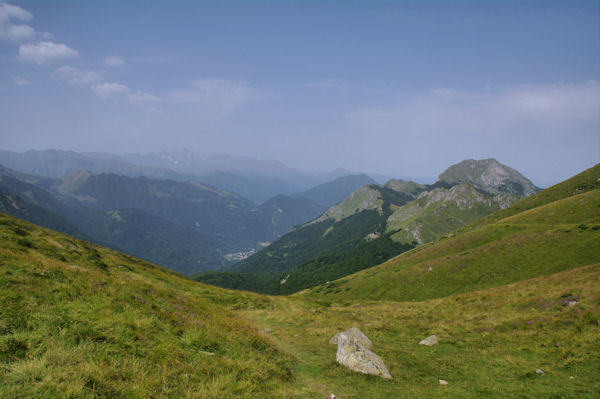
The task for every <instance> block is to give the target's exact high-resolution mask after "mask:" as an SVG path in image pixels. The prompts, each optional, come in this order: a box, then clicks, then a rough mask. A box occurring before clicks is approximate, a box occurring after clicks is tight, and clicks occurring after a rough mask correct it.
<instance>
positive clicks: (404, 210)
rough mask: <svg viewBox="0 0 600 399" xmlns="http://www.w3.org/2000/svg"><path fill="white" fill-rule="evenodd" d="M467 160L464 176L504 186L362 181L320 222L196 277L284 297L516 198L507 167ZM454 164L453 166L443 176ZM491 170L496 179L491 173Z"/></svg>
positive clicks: (383, 257) (435, 235)
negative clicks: (228, 264) (235, 262)
mask: <svg viewBox="0 0 600 399" xmlns="http://www.w3.org/2000/svg"><path fill="white" fill-rule="evenodd" d="M465 162H468V163H469V165H474V169H476V171H471V174H470V175H469V179H470V180H471V181H473V183H472V184H476V183H477V182H480V181H485V182H490V181H493V182H499V181H500V182H502V183H501V184H498V185H497V186H493V187H492V186H491V185H489V184H488V186H486V187H487V188H488V189H490V190H491V191H490V192H488V191H483V190H482V189H481V188H476V187H475V186H473V185H471V183H467V182H462V183H457V182H453V183H449V182H445V181H438V182H436V183H435V184H432V185H422V184H418V183H415V182H408V181H403V180H390V181H389V182H387V183H386V184H385V185H384V186H383V187H380V186H377V185H367V186H363V187H360V188H359V189H357V190H356V191H354V192H353V193H352V194H350V195H349V196H348V197H347V198H346V199H344V200H343V201H341V202H340V203H338V204H336V205H334V206H332V207H331V208H329V209H328V210H327V211H326V212H324V213H323V215H321V216H320V217H318V218H317V219H315V220H313V221H311V222H309V223H306V224H305V225H302V226H299V227H298V228H296V229H294V230H292V231H291V232H289V233H288V234H286V235H285V236H283V237H282V238H281V239H279V240H278V241H276V242H275V243H273V244H272V245H271V246H269V247H268V248H265V249H263V250H261V251H259V252H258V253H256V254H254V255H252V256H250V257H249V258H247V259H245V260H244V261H242V262H240V263H238V264H235V265H233V267H231V268H228V269H226V272H222V273H204V274H199V275H196V276H194V278H196V279H198V280H199V281H204V282H207V283H210V284H216V285H219V286H222V287H228V288H236V289H246V290H253V291H257V292H265V293H271V294H289V293H293V292H296V291H298V290H300V289H304V288H308V287H311V286H314V285H316V284H322V283H324V282H326V281H329V280H333V279H336V278H340V277H342V276H344V275H348V274H351V273H354V272H356V271H359V270H361V269H366V268H368V267H371V266H375V265H376V264H379V263H380V262H382V261H384V260H386V259H389V258H390V257H392V256H395V255H397V254H400V253H402V252H404V251H407V250H409V249H411V248H412V247H414V246H416V245H419V244H423V243H426V242H430V241H432V240H435V239H437V238H438V237H440V236H442V235H444V234H446V233H449V232H451V231H453V230H455V229H457V228H460V227H463V226H465V225H467V224H470V223H473V222H474V221H476V220H478V219H480V218H482V217H484V216H486V215H488V214H490V213H492V212H495V211H498V210H500V209H504V208H506V207H508V206H509V205H510V204H512V203H514V202H516V201H518V200H519V199H520V198H521V197H520V196H517V195H515V194H512V189H513V188H514V185H512V184H509V182H512V180H510V179H509V180H506V179H504V177H505V175H504V174H502V173H501V172H497V171H496V169H498V168H500V169H499V170H501V171H504V170H505V169H504V168H505V167H504V166H503V165H501V166H497V165H500V164H497V162H495V161H494V162H490V161H489V160H483V161H465ZM496 164H497V165H496ZM490 165H491V166H490ZM475 166H476V167H475ZM488 166H489V167H488ZM490 168H491V171H490ZM456 169H457V168H456V167H455V166H453V167H451V168H449V169H448V170H447V171H446V172H444V174H447V173H450V172H452V171H453V170H456ZM469 170H470V169H469ZM506 170H509V169H506ZM510 170H511V171H512V169H510ZM449 171H450V172H449ZM477 173H479V174H477ZM493 173H496V174H498V175H499V176H501V177H498V178H496V177H494V178H491V177H489V176H491V175H493ZM511 173H512V172H511ZM515 173H517V174H518V172H515ZM444 174H442V175H444ZM450 174H453V175H455V176H458V173H454V172H452V173H450ZM481 175H485V176H484V177H481ZM513 175H514V173H513V174H511V175H510V176H513ZM494 176H495V175H494ZM519 176H520V175H519ZM475 177H477V179H475ZM465 179H466V178H465ZM502 179H504V180H502ZM511 179H513V177H511ZM515 179H516V178H515ZM490 184H491V183H490ZM479 185H480V186H481V184H479ZM228 272H233V273H246V274H249V275H250V274H251V276H248V278H247V279H244V276H243V275H241V274H232V275H229V274H228Z"/></svg>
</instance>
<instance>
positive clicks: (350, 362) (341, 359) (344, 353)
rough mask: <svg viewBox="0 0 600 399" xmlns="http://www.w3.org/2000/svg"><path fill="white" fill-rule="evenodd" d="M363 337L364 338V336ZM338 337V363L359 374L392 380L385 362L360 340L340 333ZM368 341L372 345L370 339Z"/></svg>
mask: <svg viewBox="0 0 600 399" xmlns="http://www.w3.org/2000/svg"><path fill="white" fill-rule="evenodd" d="M357 330H358V329H357ZM359 332H360V330H359ZM361 334H362V332H361ZM362 335H363V336H364V334H362ZM336 337H337V345H338V347H337V354H336V360H337V361H338V363H340V364H342V365H344V366H346V367H348V368H349V369H350V370H352V371H357V372H359V373H363V374H372V375H378V376H380V377H383V378H389V379H391V378H392V376H391V374H390V372H389V371H388V369H387V367H385V364H384V363H383V360H381V358H380V357H379V356H377V355H376V354H375V353H373V352H371V351H370V350H369V349H368V348H366V347H365V346H364V345H363V344H362V342H361V341H360V340H355V339H353V338H352V337H351V336H349V335H346V333H339V334H337V335H336ZM334 338H335V337H334ZM365 338H366V337H365ZM367 341H368V342H369V343H371V341H370V340H369V339H368V338H367Z"/></svg>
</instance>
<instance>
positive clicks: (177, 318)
mask: <svg viewBox="0 0 600 399" xmlns="http://www.w3.org/2000/svg"><path fill="white" fill-rule="evenodd" d="M0 226H1V229H0V265H1V267H0V303H2V307H1V309H0V397H2V398H24V397H44V398H54V397H56V398H96V397H106V398H119V397H128V398H129V397H132V398H151V397H155V398H157V397H178V398H213V397H217V396H218V395H219V394H220V393H222V392H228V393H229V394H230V395H232V396H235V397H240V398H254V397H257V395H258V396H261V395H266V396H271V395H273V396H277V395H279V394H281V391H282V389H284V387H285V383H287V382H290V381H291V380H292V379H293V375H292V374H291V365H292V363H293V359H292V358H291V357H289V356H287V355H286V354H284V353H282V352H281V351H280V350H279V349H278V347H277V346H276V345H274V344H273V343H272V341H271V340H270V339H269V338H267V337H265V336H264V334H262V333H261V332H260V329H259V328H258V327H257V326H256V325H255V324H254V323H251V322H248V321H247V320H245V319H243V318H241V317H239V316H238V315H236V314H234V313H233V311H232V310H231V309H233V308H235V307H236V306H237V305H236V304H237V303H238V302H242V303H243V302H244V301H246V300H247V299H246V297H247V296H246V295H244V294H239V293H232V292H227V291H225V290H221V289H217V288H213V287H210V288H209V287H206V286H204V285H201V284H197V283H195V282H192V281H190V280H187V279H185V278H183V277H181V276H179V275H178V274H176V273H174V272H170V271H168V270H166V269H163V268H160V267H157V266H154V265H151V264H148V263H144V262H142V261H140V260H137V259H134V258H132V257H129V256H126V255H122V254H119V253H117V252H112V251H109V250H106V249H102V248H98V247H95V246H93V245H91V244H89V243H87V242H84V241H79V240H76V239H72V238H70V237H67V236H62V235H60V234H58V233H54V232H51V231H49V230H44V229H41V228H37V227H35V226H32V225H29V224H27V223H25V222H21V221H19V220H18V219H15V218H11V217H8V216H4V215H0ZM253 303H254V304H255V305H256V306H260V303H261V302H260V300H258V299H257V298H254V299H253ZM245 306H247V305H245Z"/></svg>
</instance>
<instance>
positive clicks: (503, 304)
mask: <svg viewBox="0 0 600 399" xmlns="http://www.w3.org/2000/svg"><path fill="white" fill-rule="evenodd" d="M569 302H571V303H572V304H573V303H574V302H576V304H573V305H572V306H570V305H569ZM273 303H274V305H275V306H274V308H273V309H268V310H266V309H254V310H247V311H243V314H244V315H245V316H247V317H249V318H251V319H254V320H256V321H257V322H258V323H259V324H261V325H263V326H265V328H267V331H269V335H270V336H272V337H273V338H274V339H275V341H276V342H277V343H279V345H281V347H282V348H283V350H285V351H286V352H287V353H290V354H292V355H293V356H294V357H296V358H297V359H298V363H297V365H296V366H295V367H294V368H293V370H294V374H295V375H296V382H295V383H294V386H295V387H296V388H295V389H294V392H295V395H294V396H293V397H298V398H325V397H328V395H329V394H330V393H335V394H336V395H337V397H338V398H342V399H351V398H354V399H361V398H482V397H483V398H485V397H495V398H575V397H577V398H597V397H598V396H597V395H598V392H600V357H599V356H598V354H599V352H598V348H600V324H599V319H600V264H595V265H589V266H585V267H581V268H577V269H573V270H569V271H565V272H562V273H558V274H554V275H551V276H546V277H541V278H537V279H531V280H526V281H523V282H519V283H516V284H511V285H506V286H502V287H497V288H492V289H487V290H483V291H476V292H471V293H466V294H460V295H456V296H450V297H446V298H442V299H436V300H429V301H424V302H417V303H410V302H392V301H385V302H383V301H381V302H379V301H377V302H360V303H354V304H352V305H347V306H329V307H324V306H322V305H320V304H319V303H317V302H313V303H311V302H308V301H306V300H301V299H298V298H294V297H292V298H273ZM352 326H357V327H359V328H360V329H361V330H362V331H363V332H364V333H365V334H366V335H367V336H368V337H369V338H370V339H371V340H372V341H373V344H374V347H373V351H375V352H376V353H377V354H378V355H379V356H380V357H381V358H382V359H383V361H384V362H385V363H386V365H387V367H388V369H389V370H390V373H391V374H392V376H393V380H389V381H388V380H384V379H382V378H379V377H374V376H366V375H361V374H357V373H353V372H351V371H348V370H347V369H345V368H344V367H343V366H340V365H338V364H337V363H336V362H335V352H336V348H335V346H333V345H329V344H328V340H329V339H330V338H331V337H332V336H333V335H334V334H335V333H337V332H340V331H343V330H346V329H348V328H350V327H352ZM431 334H436V335H437V336H438V338H439V340H440V343H439V344H438V345H436V346H433V347H426V346H423V345H418V342H419V341H420V340H422V339H424V338H426V337H428V336H429V335H431ZM537 369H541V370H542V371H543V373H544V374H543V375H541V376H540V375H538V374H536V370H537ZM440 379H444V380H446V381H448V383H449V384H448V385H447V386H442V385H440V384H439V380H440Z"/></svg>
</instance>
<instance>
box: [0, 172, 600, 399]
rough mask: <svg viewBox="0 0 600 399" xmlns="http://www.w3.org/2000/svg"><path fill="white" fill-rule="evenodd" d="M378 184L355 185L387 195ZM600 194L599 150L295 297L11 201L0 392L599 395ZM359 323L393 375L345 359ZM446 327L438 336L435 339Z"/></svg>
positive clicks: (2, 276)
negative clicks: (202, 279)
mask: <svg viewBox="0 0 600 399" xmlns="http://www.w3.org/2000/svg"><path fill="white" fill-rule="evenodd" d="M462 183H465V182H462ZM444 184H446V183H444ZM459 184H460V183H459ZM396 186H398V185H396ZM505 186H507V185H505ZM33 187H35V186H33ZM368 187H369V186H368ZM440 187H442V185H438V186H436V187H433V188H429V189H426V190H425V191H427V192H432V191H434V190H436V189H438V188H440ZM452 187H456V186H450V187H449V188H447V189H448V190H450V189H452ZM374 189H375V188H374V187H373V188H369V190H364V191H366V194H367V195H365V196H362V194H360V195H357V196H355V197H356V198H354V200H357V199H360V198H362V199H363V200H366V201H363V202H365V206H367V207H369V208H372V209H373V212H375V213H378V211H377V210H378V209H379V207H378V205H377V204H378V199H377V198H375V199H373V197H372V195H371V194H369V191H370V190H374ZM421 189H422V188H419V190H421ZM425 191H421V193H419V194H417V193H415V195H417V197H418V196H419V195H422V194H423V193H424V192H425ZM381 193H389V191H387V189H386V190H384V189H383V188H382V190H381ZM40 195H41V194H40ZM384 195H385V194H382V198H381V201H382V202H381V203H382V204H385V201H386V198H384ZM599 195H600V165H596V166H595V167H593V168H590V169H588V170H586V171H584V172H582V173H581V174H579V175H577V176H575V177H573V178H571V179H569V180H567V181H565V182H563V183H560V184H558V185H556V186H553V187H551V188H549V189H546V190H544V191H541V192H539V193H536V194H533V195H531V196H529V197H525V198H523V199H521V200H520V201H518V202H516V203H514V204H512V205H510V206H508V207H506V208H504V209H501V210H499V211H497V212H494V213H491V214H489V215H487V216H485V217H483V218H482V219H479V220H477V221H476V222H474V223H471V224H469V225H467V226H463V227H461V228H460V229H458V230H454V231H452V232H450V233H446V234H444V235H443V236H441V237H438V238H437V239H435V240H434V241H431V242H429V243H425V244H422V245H419V246H418V247H416V248H414V249H412V250H410V251H407V252H405V253H403V254H401V255H399V256H397V257H394V258H392V259H389V260H387V261H386V262H384V263H382V264H381V265H378V266H375V267H373V268H369V269H366V270H363V271H360V272H358V273H355V274H351V275H348V276H344V277H343V278H341V279H339V280H331V281H328V282H327V281H326V282H323V283H322V284H319V285H317V286H315V287H313V288H312V289H309V290H305V291H302V292H299V293H297V294H295V295H291V296H285V297H284V296H265V295H259V294H254V293H248V292H239V291H230V290H224V289H221V288H218V287H212V286H207V285H204V284H200V283H196V282H194V281H192V280H190V279H188V278H184V277H182V276H180V275H179V274H178V273H176V272H173V271H170V270H167V269H164V268H162V267H160V266H156V265H153V264H150V263H148V262H144V261H142V260H139V259H136V258H134V257H132V256H130V255H126V254H123V253H119V252H115V251H111V250H108V249H105V248H101V247H97V246H95V245H93V244H90V243H89V242H87V241H83V240H79V239H76V238H73V237H71V236H67V235H64V234H60V233H57V232H54V231H51V230H48V229H44V228H40V227H38V226H35V225H32V224H30V223H27V222H25V221H22V220H19V219H17V218H15V217H12V216H9V215H6V214H0V262H1V266H2V267H0V303H2V304H3V306H2V308H1V309H0V380H1V381H2V384H0V397H45V398H62V397H197V398H213V397H237V398H256V397H265V398H267V397H277V398H280V397H289V398H304V397H328V396H329V397H331V395H332V394H333V395H334V396H336V397H339V398H348V399H358V398H365V397H373V398H383V399H388V398H390V399H391V398H398V397H407V398H408V397H431V398H447V397H456V398H459V397H460V398H480V397H482V396H483V397H526V398H536V397H581V398H595V397H596V396H597V392H598V389H600V385H599V383H598V381H599V380H598V377H599V374H598V370H600V363H599V360H598V356H597V348H598V345H600V336H599V335H598V328H599V327H600V322H599V320H600V308H599V303H600V302H599V301H600V286H599V285H598V281H599V279H600V251H599V248H600V246H599V245H598V244H599V243H600V213H599V212H600V208H599V207H598V204H599V203H600V197H599ZM19 198H20V197H19ZM0 203H1V204H4V205H5V206H8V207H12V208H13V209H15V207H16V208H20V209H23V208H21V205H27V207H30V208H29V209H32V212H33V210H35V209H36V208H35V206H33V205H32V203H31V202H27V203H23V202H20V201H19V200H18V198H17V197H15V196H12V197H11V196H10V195H9V194H6V195H3V196H2V201H0ZM361 203H362V202H361ZM382 208H383V205H382ZM90 209H91V208H90ZM26 210H27V209H26ZM349 211H350V209H347V210H346V214H349V213H350V212H349ZM365 212H371V211H359V212H358V213H356V212H355V213H356V215H360V214H365ZM35 213H36V212H33V213H32V214H35ZM343 214H344V212H341V213H335V215H338V216H339V215H343ZM351 218H352V217H351V216H350V217H345V218H342V219H340V220H339V221H337V222H334V224H333V226H334V227H335V228H334V230H333V231H335V229H336V228H337V227H338V226H339V223H345V221H347V220H349V219H351ZM57 222H58V221H57ZM319 223H322V222H319ZM319 223H313V224H310V225H308V226H316V225H318V224H319ZM333 231H331V232H333ZM331 232H330V233H331ZM353 326H354V327H358V328H360V330H361V331H362V332H363V333H364V334H366V335H367V336H368V338H369V339H370V341H372V344H373V350H374V351H376V352H377V354H378V355H379V356H380V357H381V359H382V360H383V361H384V362H385V364H386V366H387V368H388V369H389V372H390V374H391V376H392V379H386V380H383V379H380V378H378V377H375V376H370V375H364V374H361V373H356V372H353V371H351V370H349V369H347V368H346V367H344V366H342V365H340V364H338V363H336V361H335V359H336V348H335V346H334V345H329V344H328V342H329V340H330V339H331V338H332V337H333V336H335V335H336V334H337V333H339V332H341V331H346V330H347V329H349V328H350V327H353ZM432 334H435V335H436V337H437V338H438V343H437V345H435V346H432V347H428V346H424V345H419V342H420V341H421V340H422V339H423V338H425V337H428V336H430V335H432ZM490 376H492V377H490ZM440 381H442V382H443V384H442V383H440Z"/></svg>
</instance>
